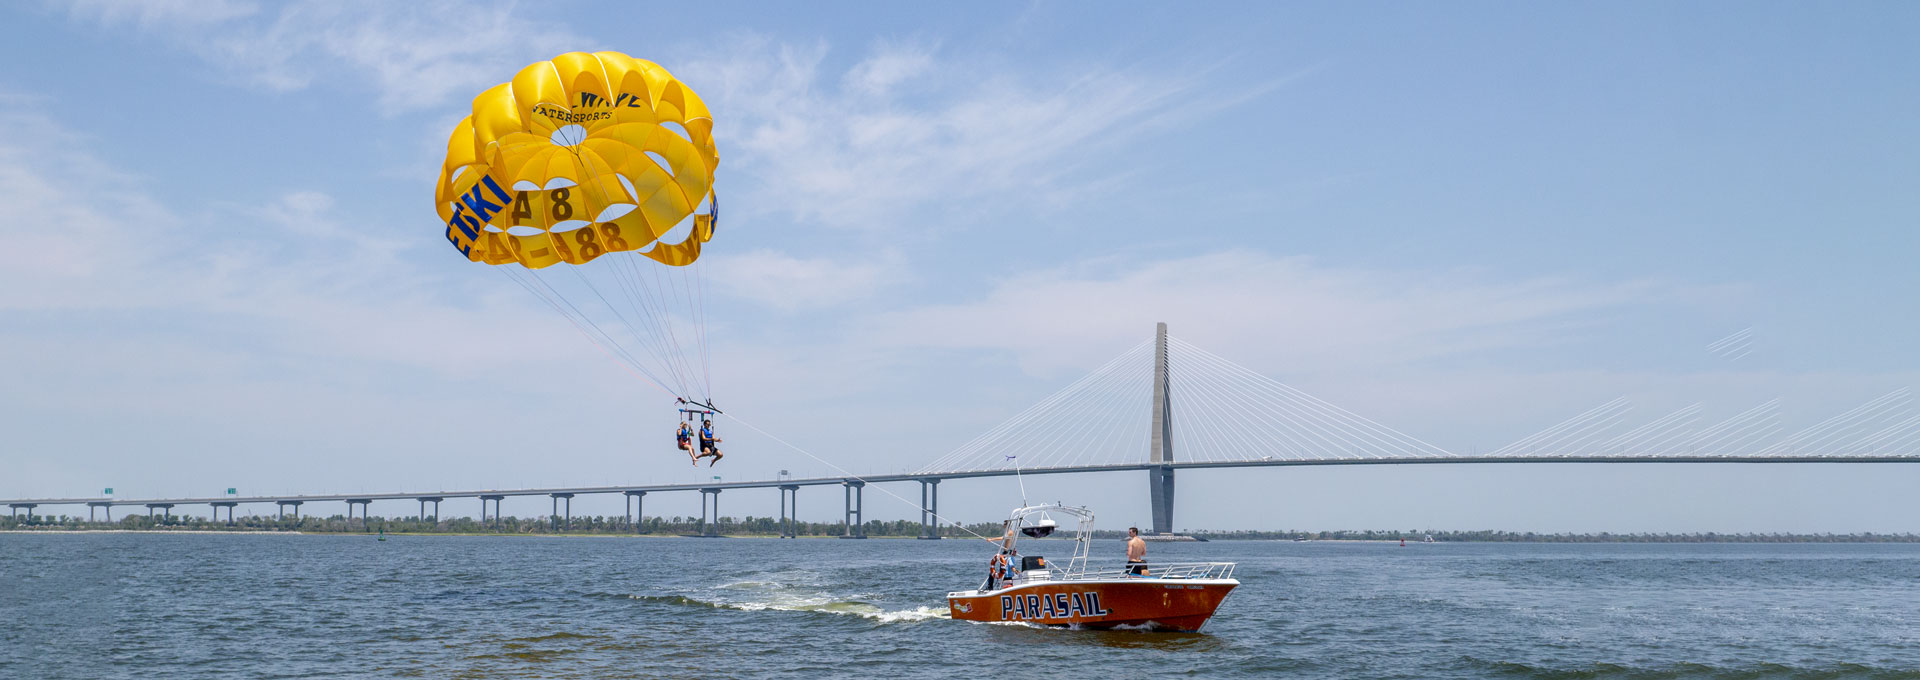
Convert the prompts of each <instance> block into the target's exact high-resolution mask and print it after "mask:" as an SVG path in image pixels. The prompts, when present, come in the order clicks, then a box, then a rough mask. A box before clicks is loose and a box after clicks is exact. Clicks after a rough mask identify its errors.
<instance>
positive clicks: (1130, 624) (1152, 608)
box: [947, 578, 1240, 632]
mask: <svg viewBox="0 0 1920 680" xmlns="http://www.w3.org/2000/svg"><path fill="white" fill-rule="evenodd" d="M1238 585H1240V582H1239V581H1236V580H1234V579H1230V578H1228V579H1156V578H1129V579H1114V580H1069V581H1038V582H1033V583H1022V584H1019V585H1015V586H1011V587H1007V588H1003V589H1000V590H993V591H987V592H974V591H966V592H958V593H948V594H947V607H948V609H949V610H950V611H951V613H952V615H953V618H955V619H960V620H963V621H987V622H1018V623H1031V624H1037V625H1042V626H1066V627H1073V628H1091V629H1096V630H1098V629H1110V628H1128V629H1141V630H1156V631H1172V632H1192V631H1197V630H1200V627H1201V626H1204V625H1206V623H1207V619H1209V618H1211V617H1212V616H1213V611H1214V610H1215V609H1218V608H1219V607H1220V603H1221V602H1223V601H1225V600H1226V599H1227V593H1229V592H1232V591H1233V589H1234V587H1235V586H1238Z"/></svg>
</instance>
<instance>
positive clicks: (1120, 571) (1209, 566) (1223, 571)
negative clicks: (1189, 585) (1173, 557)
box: [1051, 562, 1235, 581]
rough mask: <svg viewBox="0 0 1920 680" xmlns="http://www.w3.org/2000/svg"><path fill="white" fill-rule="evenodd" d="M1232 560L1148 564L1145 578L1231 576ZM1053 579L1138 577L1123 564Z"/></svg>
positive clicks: (1221, 577)
mask: <svg viewBox="0 0 1920 680" xmlns="http://www.w3.org/2000/svg"><path fill="white" fill-rule="evenodd" d="M1234 564H1235V563H1233V562H1174V563H1170V564H1148V565H1147V578H1158V579H1224V578H1233V567H1234ZM1051 576H1052V579H1053V580H1059V581H1081V580H1090V579H1118V578H1140V577H1139V576H1138V575H1136V574H1133V573H1130V572H1129V571H1128V570H1127V568H1126V567H1125V566H1117V567H1098V568H1089V569H1083V570H1080V571H1078V572H1074V573H1062V574H1052V575H1051Z"/></svg>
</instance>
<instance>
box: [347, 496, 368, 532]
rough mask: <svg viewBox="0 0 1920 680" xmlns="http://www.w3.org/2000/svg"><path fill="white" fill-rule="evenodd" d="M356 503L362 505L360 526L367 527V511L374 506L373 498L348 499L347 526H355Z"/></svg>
mask: <svg viewBox="0 0 1920 680" xmlns="http://www.w3.org/2000/svg"><path fill="white" fill-rule="evenodd" d="M356 504H357V505H359V506H360V526H361V527H365V526H366V525H367V521H368V516H367V512H368V511H369V510H371V509H372V508H373V499H370V498H350V499H347V526H353V506H354V505H356Z"/></svg>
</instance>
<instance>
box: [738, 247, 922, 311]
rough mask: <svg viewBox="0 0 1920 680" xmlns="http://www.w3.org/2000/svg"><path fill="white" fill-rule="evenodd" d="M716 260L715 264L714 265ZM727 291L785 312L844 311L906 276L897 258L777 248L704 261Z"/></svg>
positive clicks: (899, 258) (896, 256)
mask: <svg viewBox="0 0 1920 680" xmlns="http://www.w3.org/2000/svg"><path fill="white" fill-rule="evenodd" d="M709 260H710V261H709ZM702 266H705V267H708V268H709V271H710V272H711V275H712V278H713V280H714V281H715V282H716V285H718V286H719V287H720V288H721V289H722V290H725V291H726V292H728V293H731V294H733V295H735V296H738V297H741V298H745V299H748V300H752V301H755V302H758V303H760V304H763V305H766V306H769V307H773V308H775V309H778V310H782V311H798V310H803V309H819V308H826V307H839V306H843V305H847V304H850V303H855V302H860V301H864V300H867V299H870V298H872V297H874V296H875V295H877V294H878V293H879V292H880V291H881V290H882V289H884V288H886V287H888V286H892V285H896V284H898V283H900V282H901V281H903V280H904V279H905V278H906V267H905V264H904V261H903V260H902V259H901V257H900V256H899V255H897V254H892V253H888V254H884V255H881V256H878V257H859V258H849V257H820V258H800V257H794V256H792V255H788V254H786V253H781V252H776V251H772V250H755V251H751V252H748V253H744V254H741V255H717V256H713V257H710V258H706V259H703V260H702Z"/></svg>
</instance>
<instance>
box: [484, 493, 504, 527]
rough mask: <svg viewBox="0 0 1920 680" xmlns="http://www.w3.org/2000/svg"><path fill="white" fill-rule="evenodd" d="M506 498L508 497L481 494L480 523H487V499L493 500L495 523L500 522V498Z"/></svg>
mask: <svg viewBox="0 0 1920 680" xmlns="http://www.w3.org/2000/svg"><path fill="white" fill-rule="evenodd" d="M504 498H506V496H481V497H480V523H481V524H486V523H487V501H493V521H494V523H496V524H498V523H499V522H500V500H501V499H504Z"/></svg>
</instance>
